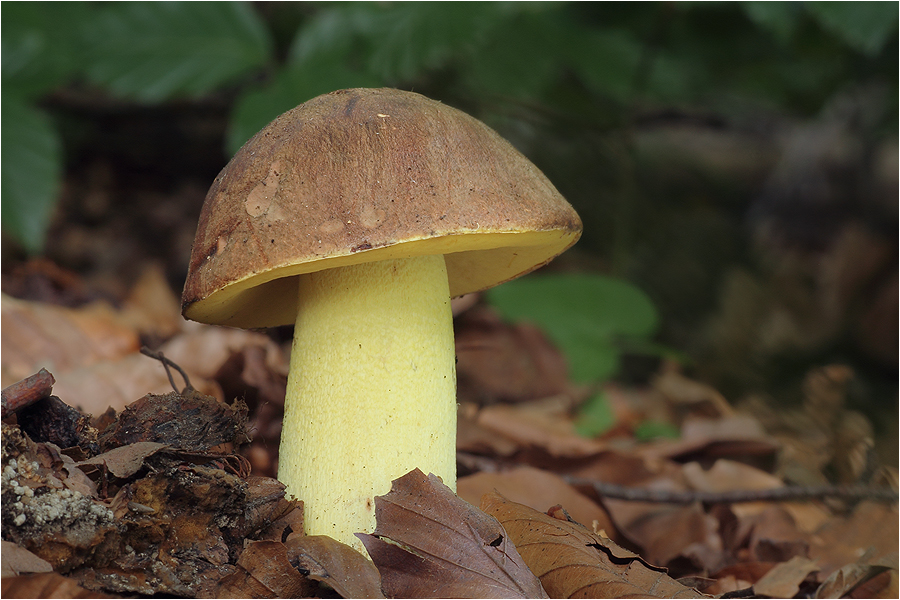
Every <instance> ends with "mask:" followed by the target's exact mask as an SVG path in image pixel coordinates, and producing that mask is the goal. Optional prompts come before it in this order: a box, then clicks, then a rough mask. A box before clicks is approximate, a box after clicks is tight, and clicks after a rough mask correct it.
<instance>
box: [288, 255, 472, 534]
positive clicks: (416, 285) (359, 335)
mask: <svg viewBox="0 0 900 600" xmlns="http://www.w3.org/2000/svg"><path fill="white" fill-rule="evenodd" d="M299 280H300V294H299V296H300V299H299V310H298V315H297V322H296V328H295V331H294V345H293V350H292V352H291V371H290V377H289V380H288V387H287V396H286V399H285V415H284V426H283V430H282V434H281V451H280V458H279V467H278V478H279V479H280V480H281V481H282V482H283V483H284V484H285V485H286V486H287V491H288V493H289V494H290V495H293V496H294V497H296V498H298V499H300V500H303V502H304V511H305V527H306V532H307V534H310V535H328V536H331V537H334V538H335V539H337V540H339V541H341V542H344V543H346V544H350V545H352V546H354V547H356V548H357V549H359V550H361V551H363V552H364V550H363V546H362V544H361V542H359V540H358V539H357V538H356V537H355V536H354V535H353V534H354V533H356V532H368V533H371V532H372V531H373V530H374V529H375V504H374V497H375V496H380V495H384V494H386V493H388V492H389V491H390V489H391V480H393V479H396V478H397V477H400V476H402V475H404V474H406V473H407V472H409V471H410V470H412V469H413V468H415V467H418V468H419V469H421V470H422V471H423V472H425V473H434V474H436V475H438V476H440V477H441V478H442V479H443V481H444V483H446V484H447V485H448V486H450V487H451V488H452V489H455V487H456V370H455V349H454V343H453V322H452V314H451V312H450V293H449V289H448V284H447V270H446V267H445V264H444V258H443V256H440V255H438V256H423V257H416V258H404V259H394V260H385V261H380V262H375V263H367V264H359V265H351V266H346V267H339V268H336V269H330V270H327V271H318V272H315V273H309V274H305V275H302V276H300V277H299Z"/></svg>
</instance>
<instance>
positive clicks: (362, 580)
mask: <svg viewBox="0 0 900 600" xmlns="http://www.w3.org/2000/svg"><path fill="white" fill-rule="evenodd" d="M285 545H286V546H287V552H288V556H289V557H290V558H292V559H293V558H295V559H296V561H292V562H297V564H298V565H299V567H300V569H302V570H303V571H306V572H307V574H306V576H307V577H309V578H310V579H312V580H315V581H321V582H324V583H326V584H328V586H329V587H331V589H333V590H334V591H336V592H337V593H338V594H340V595H341V596H342V597H344V598H384V594H382V593H381V576H380V575H379V574H378V569H377V568H375V565H374V564H372V562H371V561H370V560H369V559H367V558H366V557H365V556H363V555H362V554H360V553H359V552H357V551H356V550H354V549H353V548H351V547H350V546H348V545H347V544H342V543H340V542H339V541H337V540H336V539H334V538H330V537H328V536H325V535H310V536H296V537H293V538H289V539H288V541H287V542H285Z"/></svg>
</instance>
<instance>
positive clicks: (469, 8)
mask: <svg viewBox="0 0 900 600" xmlns="http://www.w3.org/2000/svg"><path fill="white" fill-rule="evenodd" d="M508 8H509V7H507V6H504V5H502V4H499V3H494V2H408V3H406V2H401V3H398V4H395V5H393V6H391V7H390V9H389V10H386V11H382V12H381V14H380V15H379V17H380V18H379V19H378V20H373V21H372V23H373V24H375V25H377V26H376V27H372V28H371V29H370V30H369V31H368V32H367V33H368V35H369V41H370V43H372V45H373V51H372V54H371V56H370V58H369V68H370V69H371V71H372V72H373V73H376V74H378V75H379V76H380V77H382V78H384V79H389V80H395V81H408V80H410V79H412V78H413V77H415V76H417V75H419V74H421V73H422V72H424V71H426V70H428V69H436V68H439V67H441V66H443V65H444V64H446V63H447V62H449V61H450V59H452V58H454V57H455V56H458V55H460V54H461V53H463V52H465V51H471V50H473V49H474V48H475V47H477V46H478V45H480V43H481V42H482V41H483V40H484V39H485V37H486V36H487V35H488V32H489V31H491V29H492V27H493V26H494V25H496V24H497V23H498V22H499V20H500V18H501V16H502V15H503V14H504V13H505V12H507V10H508Z"/></svg>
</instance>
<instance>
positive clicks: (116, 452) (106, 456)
mask: <svg viewBox="0 0 900 600" xmlns="http://www.w3.org/2000/svg"><path fill="white" fill-rule="evenodd" d="M166 447H168V444H161V443H159V442H135V443H133V444H127V445H125V446H120V447H118V448H113V449H112V450H110V451H108V452H104V453H103V454H98V455H97V456H94V457H92V458H89V459H87V460H82V461H80V462H77V463H75V464H76V466H78V467H82V466H84V467H87V466H102V465H105V466H106V468H107V469H108V470H109V472H110V473H112V474H113V475H114V476H116V477H119V478H120V479H125V478H127V477H131V476H132V475H134V474H135V473H137V472H138V471H139V470H140V468H141V467H143V466H144V459H145V458H147V457H148V456H151V455H152V454H154V453H156V452H157V451H159V450H161V449H162V448H166Z"/></svg>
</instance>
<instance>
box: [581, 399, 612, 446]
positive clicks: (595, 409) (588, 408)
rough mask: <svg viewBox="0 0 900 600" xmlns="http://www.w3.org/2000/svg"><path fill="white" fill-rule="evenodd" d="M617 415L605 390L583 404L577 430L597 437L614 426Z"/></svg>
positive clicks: (584, 434) (588, 435)
mask: <svg viewBox="0 0 900 600" xmlns="http://www.w3.org/2000/svg"><path fill="white" fill-rule="evenodd" d="M615 424H616V415H615V414H614V413H613V410H612V407H611V406H610V404H609V399H608V398H607V397H606V395H605V394H604V393H603V392H600V393H599V394H596V395H595V396H592V397H591V398H590V399H588V401H587V402H585V403H584V404H582V405H581V408H580V410H579V413H578V418H577V419H576V420H575V432H576V433H577V434H578V435H581V436H584V437H589V438H590V437H597V436H598V435H602V434H604V433H606V432H607V431H609V430H610V429H612V428H613V426H615Z"/></svg>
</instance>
